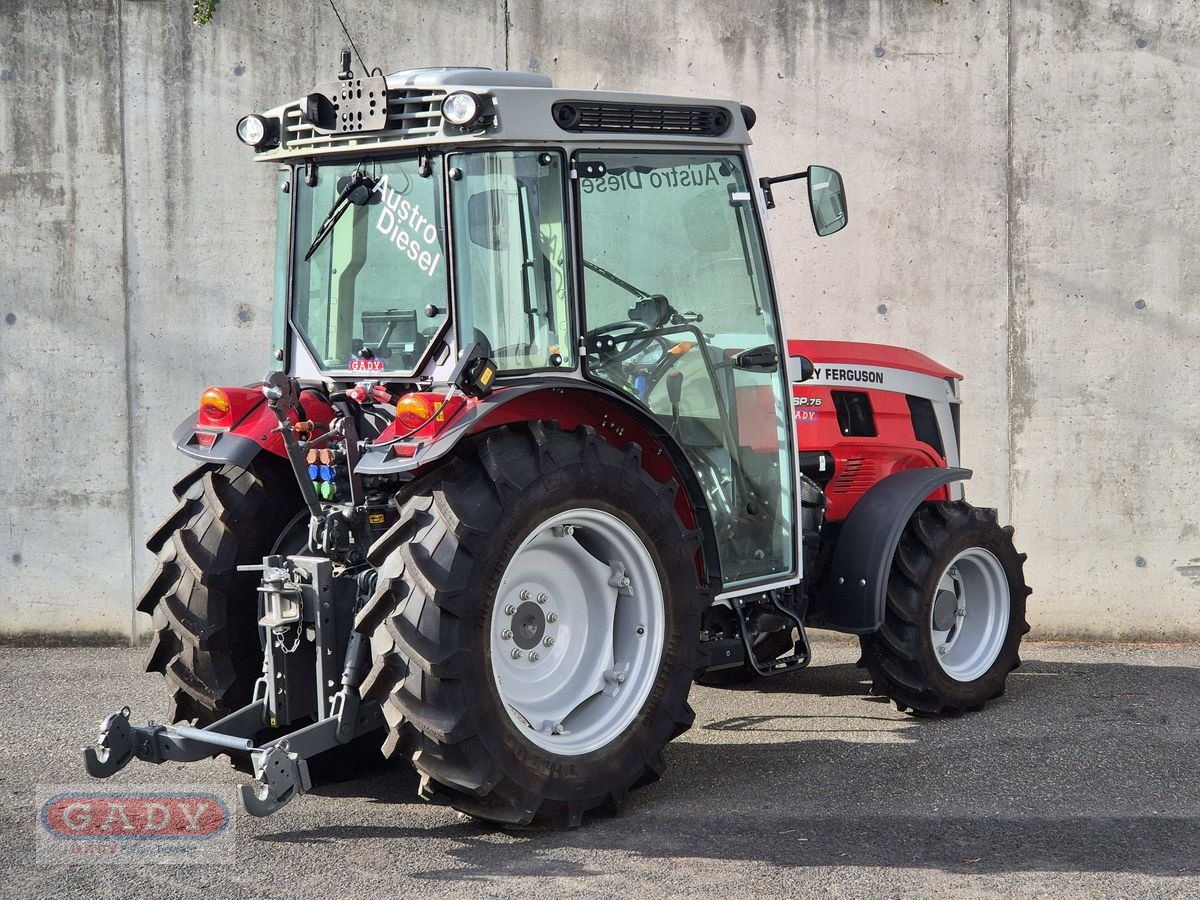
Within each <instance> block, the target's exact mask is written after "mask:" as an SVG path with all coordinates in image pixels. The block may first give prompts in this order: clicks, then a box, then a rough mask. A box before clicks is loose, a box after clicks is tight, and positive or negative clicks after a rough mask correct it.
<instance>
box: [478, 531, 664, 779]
mask: <svg viewBox="0 0 1200 900" xmlns="http://www.w3.org/2000/svg"><path fill="white" fill-rule="evenodd" d="M490 634H491V668H492V677H493V679H494V681H495V684H496V690H497V691H498V692H499V695H500V700H501V702H502V703H503V704H504V709H505V712H507V714H508V716H509V718H510V719H512V721H513V723H514V724H515V725H516V726H517V727H518V728H519V730H520V732H521V734H523V735H524V736H525V737H526V738H527V739H528V740H530V741H532V742H533V743H534V744H536V745H537V746H539V747H542V748H544V749H546V750H550V751H553V752H554V753H558V754H562V755H564V756H578V755H580V754H583V753H590V752H591V751H593V750H597V749H599V748H600V747H603V746H605V745H607V744H608V743H610V742H611V741H613V740H614V739H615V738H616V737H618V736H619V735H620V734H621V733H622V732H624V731H625V729H626V728H627V727H628V726H629V724H630V723H631V722H632V721H633V720H634V718H635V717H636V716H637V714H638V713H639V712H640V711H641V709H642V706H643V705H644V704H645V702H646V698H647V697H648V696H649V694H650V689H651V688H652V687H653V686H654V681H655V679H656V678H657V676H658V665H659V661H660V660H661V658H662V648H663V636H664V613H663V591H662V584H661V583H660V581H659V576H658V570H657V568H656V567H655V565H654V560H653V558H652V557H651V556H650V553H649V551H647V549H646V546H645V544H644V543H643V542H642V539H641V538H639V537H638V536H637V534H636V533H635V532H634V531H633V529H632V528H630V527H629V526H628V525H627V524H625V522H623V521H622V520H621V519H619V518H617V517H616V516H613V515H610V514H609V513H606V512H602V511H600V510H595V509H572V510H568V511H566V512H562V513H559V514H558V515H556V516H554V517H552V518H550V519H547V520H546V521H545V522H543V523H542V524H541V525H539V526H538V527H537V528H536V529H534V531H533V532H532V533H531V534H530V535H529V536H528V537H526V538H525V540H524V541H522V542H521V546H520V547H518V548H517V550H516V552H515V553H514V554H513V556H512V559H511V560H510V561H509V563H508V566H507V567H506V568H505V570H504V575H503V577H502V578H501V580H500V587H499V589H498V590H497V592H496V600H495V603H494V604H493V605H492V620H491V633H490Z"/></svg>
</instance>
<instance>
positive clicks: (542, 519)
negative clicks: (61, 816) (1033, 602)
mask: <svg viewBox="0 0 1200 900" xmlns="http://www.w3.org/2000/svg"><path fill="white" fill-rule="evenodd" d="M754 124H755V113H754V111H753V110H752V109H751V108H750V107H748V106H745V105H742V104H740V103H736V102H728V101H722V100H703V99H692V98H684V97H668V96H654V95H647V94H636V93H622V92H609V91H576V90H563V89H558V88H555V87H554V86H553V84H552V82H551V80H550V79H549V78H547V77H546V76H544V75H541V74H530V73H519V72H505V71H492V70H488V69H477V68H426V69H410V70H405V71H400V72H396V73H394V74H391V75H383V74H381V73H380V72H379V71H378V70H375V71H374V72H373V73H363V72H360V73H359V74H357V75H356V74H355V73H354V72H353V71H352V70H351V68H350V59H349V55H348V54H343V59H342V65H341V70H340V71H339V72H338V73H337V77H336V78H335V79H333V80H331V81H328V82H324V83H321V84H318V85H317V86H316V87H315V88H314V89H313V90H312V91H311V92H310V93H308V94H307V95H305V96H304V97H302V98H300V99H299V100H296V101H294V102H290V103H286V104H284V105H282V106H279V107H276V108H274V109H271V110H269V111H267V112H265V113H262V114H254V115H248V116H245V117H244V118H242V119H241V120H240V121H239V122H238V124H237V134H238V137H239V138H240V139H241V140H242V141H243V142H244V143H245V144H247V145H249V146H250V147H251V148H252V149H253V151H254V154H255V158H256V159H257V160H261V161H263V162H267V163H272V164H274V165H275V167H276V169H277V172H278V174H277V178H276V196H277V201H278V230H277V240H276V262H275V314H274V335H273V348H272V356H271V366H270V369H271V370H270V372H269V373H268V374H267V375H266V377H265V379H264V380H263V382H262V383H260V384H256V385H252V386H249V387H233V386H227V387H211V388H209V389H207V390H205V391H204V392H203V393H202V395H201V397H200V403H199V409H198V410H197V411H196V412H195V413H194V414H193V415H191V416H188V418H187V419H186V420H185V421H184V422H183V423H182V424H181V425H180V426H179V427H178V428H177V429H176V431H175V432H174V435H173V439H174V443H175V445H176V447H177V448H178V449H179V451H180V452H182V453H183V454H184V455H186V456H188V457H190V458H191V459H193V460H195V461H196V463H197V466H196V468H194V469H193V470H192V471H191V472H189V473H188V474H187V475H185V476H184V477H183V478H182V479H181V480H180V481H179V482H178V483H177V484H176V485H175V488H174V490H175V495H176V497H177V499H178V506H177V508H176V509H175V511H174V512H172V513H171V514H170V515H169V516H168V517H167V519H166V521H165V522H163V524H162V525H161V526H160V527H159V528H157V529H156V530H155V531H154V532H153V533H152V534H151V536H150V538H149V541H148V547H149V549H150V550H151V551H152V552H153V553H154V554H155V555H156V557H157V560H158V565H157V569H156V571H155V572H154V574H153V576H152V577H151V578H150V580H149V582H148V584H147V585H146V587H145V589H144V591H143V592H142V594H141V597H140V600H139V604H138V609H139V610H140V611H141V612H143V613H147V614H149V615H150V616H151V617H152V619H153V639H152V645H151V648H150V651H149V662H148V665H147V669H148V670H150V671H154V672H159V673H161V674H162V676H163V678H164V679H165V682H166V686H167V690H168V692H169V696H170V711H169V716H170V719H171V721H172V722H174V723H175V724H173V725H167V724H155V723H153V722H151V723H147V724H144V725H135V724H133V723H132V722H131V718H130V711H129V709H128V708H127V707H126V708H123V709H121V710H119V711H118V712H115V713H113V714H111V715H109V716H108V717H107V718H106V719H105V720H104V722H103V724H102V726H101V733H100V737H99V738H98V740H97V742H96V744H95V745H94V746H89V747H87V748H85V749H84V762H85V766H86V768H87V770H88V772H89V773H90V774H92V775H93V776H96V777H107V776H110V775H112V774H114V773H115V772H117V771H118V770H120V769H121V768H123V767H124V766H125V765H126V764H128V763H129V762H130V761H131V760H132V759H133V758H135V757H136V758H138V759H140V760H143V761H146V762H150V763H163V762H168V761H175V762H181V761H192V760H200V759H206V758H209V757H213V756H216V755H218V754H226V755H228V756H229V757H230V758H231V759H232V760H233V761H234V762H235V764H238V765H241V766H242V767H243V768H244V769H245V770H246V771H248V772H249V773H251V774H252V780H249V781H248V782H247V783H245V784H242V785H240V787H239V796H240V800H241V803H242V805H243V806H244V807H245V809H246V810H247V811H248V812H249V813H251V814H253V815H267V814H270V813H273V812H275V811H276V810H278V809H279V808H280V807H282V806H283V805H284V804H286V803H288V802H290V801H291V800H292V799H294V798H295V797H297V796H299V795H300V794H302V793H304V792H305V791H307V790H309V789H310V788H311V786H312V783H313V778H314V773H315V772H316V771H317V769H318V768H320V769H321V770H323V771H326V772H330V773H333V774H341V775H343V776H345V775H353V774H354V773H355V772H358V771H360V767H362V766H364V765H366V764H367V761H368V760H369V759H370V758H371V757H379V755H380V752H381V751H382V754H383V755H384V756H387V757H391V758H398V759H403V760H408V761H411V764H412V765H413V766H415V768H416V770H417V771H418V773H419V775H420V777H421V782H420V785H421V786H420V793H421V795H422V796H423V797H425V798H426V799H429V800H432V801H436V802H441V803H446V804H449V805H450V806H452V807H454V808H455V809H457V810H459V811H461V812H463V813H465V814H467V815H469V816H473V817H476V818H480V819H484V820H489V821H493V822H498V823H503V824H510V825H523V824H530V823H545V824H549V825H561V826H577V825H579V824H580V823H581V822H582V821H583V819H584V817H585V815H586V814H588V813H589V812H591V811H594V810H595V811H609V812H613V811H616V810H618V809H619V808H620V806H621V804H622V802H623V800H624V799H625V797H626V795H627V793H628V792H629V791H630V790H631V789H633V788H636V787H638V786H640V785H643V784H646V783H648V782H650V781H652V780H654V779H656V778H658V777H659V776H660V775H661V774H662V772H663V770H664V766H665V755H664V749H665V747H666V745H667V744H668V742H670V741H671V740H672V739H673V738H674V737H676V736H678V735H679V734H680V733H681V732H683V731H685V730H686V729H687V728H688V727H689V726H690V725H691V724H692V721H693V718H694V713H693V711H692V709H691V708H690V706H689V705H688V694H689V690H690V689H691V687H692V685H693V683H695V682H696V681H701V682H714V683H729V682H739V681H746V680H748V679H756V678H770V677H778V676H782V675H787V674H788V673H793V672H795V671H796V670H799V669H801V668H803V667H804V666H806V665H807V664H808V663H809V660H810V658H811V647H810V643H809V640H808V637H807V635H808V630H809V629H810V628H823V629H831V630H834V631H839V632H844V633H848V634H853V635H858V636H859V638H860V640H861V645H862V658H861V661H860V665H861V666H863V667H865V668H866V669H867V671H868V672H869V674H870V677H871V679H872V683H873V687H872V690H873V691H874V692H875V693H877V694H879V695H882V696H885V697H889V698H891V699H892V700H894V701H895V703H896V704H897V705H898V706H899V707H900V708H901V709H903V710H907V711H911V712H912V713H914V714H917V715H938V714H949V715H958V714H961V713H963V712H964V711H967V710H973V709H977V708H979V707H981V706H982V705H983V704H985V703H986V702H987V701H989V700H992V699H993V698H996V697H998V696H999V695H1000V694H1001V693H1002V692H1003V690H1004V684H1005V680H1006V678H1007V676H1008V673H1009V671H1010V670H1012V669H1014V668H1015V667H1016V666H1017V665H1018V664H1019V658H1018V650H1019V645H1020V642H1021V638H1022V635H1023V634H1024V633H1025V632H1026V631H1027V630H1028V626H1027V625H1026V622H1025V605H1026V597H1027V595H1028V594H1029V589H1028V588H1027V587H1026V584H1025V580H1024V575H1023V562H1024V559H1025V557H1024V555H1023V554H1020V553H1018V552H1017V550H1016V549H1015V548H1014V545H1013V541H1012V529H1011V528H1009V527H1001V525H1000V524H999V523H998V521H997V516H996V513H995V511H994V510H990V509H980V508H975V507H973V506H971V505H969V504H968V503H967V502H966V500H965V499H964V494H963V487H962V483H963V481H965V480H966V479H968V478H969V477H970V474H971V473H970V472H969V471H967V470H966V469H963V468H961V467H960V460H959V448H960V426H959V422H960V419H959V406H960V394H959V383H960V381H961V378H960V376H959V375H958V374H956V373H955V372H953V371H951V370H949V369H947V368H944V367H943V366H940V365H938V364H937V363H935V362H934V361H932V360H931V359H929V358H927V357H925V356H923V355H921V354H919V353H915V352H912V351H909V350H903V349H898V348H894V347H885V346H879V345H872V344H863V343H844V342H832V341H811V340H792V341H786V340H785V338H784V333H783V331H782V329H781V322H780V311H779V304H778V301H777V296H776V288H775V284H774V281H773V277H772V267H771V259H770V254H769V250H768V245H767V239H766V235H765V218H766V212H767V210H769V209H771V208H773V207H774V206H775V202H776V196H775V195H776V193H777V192H780V191H782V190H784V188H781V187H780V185H781V184H784V183H787V182H791V181H803V182H804V183H805V185H806V187H807V195H808V203H809V206H810V209H811V213H812V219H813V223H814V226H815V230H816V232H817V234H818V235H819V236H826V235H830V234H833V233H834V232H836V231H838V230H840V229H841V228H842V227H844V226H845V224H846V221H847V206H846V199H845V191H844V188H843V185H842V179H841V177H840V175H839V174H838V173H837V172H836V171H835V170H833V169H830V168H826V167H822V166H816V165H814V166H810V167H808V168H807V169H805V170H804V171H801V172H796V173H792V174H787V175H781V176H776V177H756V175H755V174H754V171H753V169H752V168H751V163H750V159H749V157H748V155H747V149H748V145H749V144H750V137H749V131H750V129H751V128H752V126H753V125H754ZM797 686H798V688H802V679H801V680H800V681H797ZM310 761H312V763H313V768H312V769H310V765H309V763H310Z"/></svg>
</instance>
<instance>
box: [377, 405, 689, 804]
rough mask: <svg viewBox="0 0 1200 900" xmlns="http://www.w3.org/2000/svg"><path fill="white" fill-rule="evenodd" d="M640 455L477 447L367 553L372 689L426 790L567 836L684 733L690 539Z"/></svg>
mask: <svg viewBox="0 0 1200 900" xmlns="http://www.w3.org/2000/svg"><path fill="white" fill-rule="evenodd" d="M674 499H675V487H674V485H672V484H662V483H659V482H656V481H655V480H654V479H653V478H651V477H650V476H649V475H648V474H647V473H646V471H645V470H644V469H643V468H642V466H641V451H640V449H639V448H638V447H636V446H629V447H627V448H626V449H625V450H624V451H619V450H617V449H616V448H614V447H612V446H611V445H609V444H607V443H605V442H604V441H603V440H601V439H600V438H599V437H598V436H597V435H596V433H595V432H594V431H592V430H590V429H586V428H580V429H577V430H576V431H574V432H572V433H565V432H563V431H561V430H560V429H559V428H558V427H557V426H553V425H550V424H540V423H531V424H528V425H524V426H520V427H512V428H504V429H500V430H498V431H496V432H491V433H489V434H488V435H486V436H483V437H481V438H480V439H478V440H476V441H475V442H473V443H471V444H469V445H466V447H464V451H463V453H462V454H461V456H460V457H459V458H458V459H456V460H455V461H453V462H452V463H450V464H449V465H448V467H447V468H445V469H442V470H440V471H439V472H437V473H435V474H434V475H432V476H429V477H428V478H427V479H426V480H425V482H424V483H422V484H420V485H416V486H414V487H413V489H411V490H410V491H409V492H407V493H406V495H405V499H404V500H403V503H402V509H401V515H400V519H399V521H398V522H397V523H396V525H395V526H394V527H393V528H392V529H391V531H389V532H388V534H386V535H385V536H384V537H383V538H381V539H380V540H379V541H378V542H377V543H376V544H375V546H374V547H373V548H372V550H371V562H372V564H373V565H374V566H375V567H376V568H377V569H379V573H380V578H379V588H378V590H377V592H376V594H375V596H374V597H373V598H372V600H371V601H370V602H369V603H368V604H367V606H366V608H365V609H364V610H363V612H362V614H361V615H360V617H359V621H358V625H357V627H358V628H359V629H360V630H362V631H364V632H366V633H369V634H371V635H372V648H373V651H374V654H375V663H374V666H373V668H372V671H371V673H370V674H369V675H368V677H367V680H366V682H365V683H364V692H365V694H366V696H368V697H371V698H373V699H376V700H378V701H379V702H380V703H381V704H382V705H383V708H384V713H385V716H386V717H387V720H388V723H389V725H390V734H389V737H388V740H387V742H386V743H385V746H384V751H385V752H386V753H388V754H389V755H390V754H392V753H411V755H412V761H413V764H414V765H415V766H416V768H417V770H418V771H419V772H420V774H421V776H422V782H421V793H422V795H423V796H425V797H426V798H427V799H431V800H435V801H439V802H445V803H448V804H450V805H451V806H453V807H454V808H456V809H458V810H460V811H461V812H464V813H466V814H468V815H471V816H474V817H477V818H481V819H487V820H491V821H497V822H501V823H508V824H528V823H530V822H533V821H535V820H537V821H538V822H545V823H548V824H556V825H565V826H576V825H579V824H580V822H581V821H582V819H583V816H584V814H585V813H586V812H588V811H589V810H592V809H596V808H603V809H605V810H606V811H611V812H615V811H616V810H617V809H618V808H619V807H620V805H621V803H622V801H623V800H624V798H625V795H626V793H627V792H628V791H629V790H630V789H631V788H634V787H637V786H639V785H641V784H644V783H646V782H648V781H651V780H654V779H655V778H657V777H658V776H659V775H660V774H661V773H662V771H663V769H664V766H665V760H664V756H663V748H664V746H665V745H666V744H667V742H668V741H670V740H671V739H672V738H674V737H675V736H676V735H678V734H680V733H681V732H683V731H685V730H686V729H687V728H688V727H689V726H690V725H691V724H692V720H693V718H694V714H693V712H692V710H691V707H690V706H688V703H687V696H688V690H689V688H690V686H691V682H692V678H693V676H694V675H695V672H696V670H697V669H698V667H699V666H700V665H701V662H702V658H701V653H700V647H699V631H700V629H699V615H700V611H701V609H702V608H704V607H705V606H706V605H707V603H708V593H707V590H706V588H705V587H704V586H703V585H702V584H701V583H700V580H699V575H698V572H699V569H698V568H697V553H698V551H699V547H700V540H699V535H698V533H697V532H695V531H694V530H691V529H688V528H686V527H684V525H683V524H682V523H681V521H680V519H679V517H678V515H677V514H676V512H675V509H674Z"/></svg>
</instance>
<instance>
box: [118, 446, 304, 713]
mask: <svg viewBox="0 0 1200 900" xmlns="http://www.w3.org/2000/svg"><path fill="white" fill-rule="evenodd" d="M175 496H176V497H177V498H178V499H179V505H178V506H177V507H176V509H175V511H174V512H173V513H171V515H169V516H168V517H167V518H166V520H165V521H164V522H163V523H162V524H161V525H160V526H159V527H158V528H157V529H155V530H154V532H153V533H152V534H151V535H150V539H149V540H148V541H147V542H146V546H147V547H148V548H149V549H150V551H151V552H153V553H154V554H155V555H156V556H157V557H158V568H157V569H156V570H155V572H154V574H153V575H152V576H151V577H150V580H149V582H148V583H147V584H146V587H145V588H144V589H143V590H142V594H141V597H140V599H139V600H138V607H137V608H138V610H139V611H140V612H144V613H148V614H150V615H151V616H152V617H153V620H154V636H153V641H152V643H151V646H150V653H149V658H148V660H147V663H146V671H148V672H160V673H161V674H162V675H163V677H164V678H165V679H166V681H167V688H168V691H169V694H170V707H169V710H168V716H169V719H170V721H172V722H180V721H190V722H194V723H195V724H197V725H200V726H204V725H209V724H211V723H213V722H215V721H217V720H218V719H220V718H222V717H224V716H226V715H228V714H229V713H231V712H233V711H234V710H236V709H238V708H240V707H242V706H244V705H246V704H247V703H249V702H250V698H251V695H252V691H253V688H254V682H255V681H256V680H257V679H258V677H259V676H260V675H261V674H262V648H261V646H260V644H259V634H258V604H257V602H256V598H257V589H258V584H259V576H258V573H255V572H239V571H237V567H238V566H240V565H261V563H262V558H263V557H264V556H266V555H267V554H269V553H271V552H272V550H273V548H274V547H275V544H276V542H277V541H278V540H279V538H280V537H281V536H282V535H283V533H284V531H285V530H286V529H287V527H288V525H289V523H290V522H291V521H292V520H293V518H294V517H295V516H296V514H297V512H298V511H299V510H300V508H301V506H302V505H303V504H302V501H301V497H300V491H299V489H298V488H297V486H296V483H295V477H294V476H293V475H292V473H291V470H290V469H289V468H288V467H287V465H286V463H284V462H283V461H282V460H277V459H275V458H273V457H267V456H260V457H258V458H257V459H255V460H254V462H253V463H252V464H251V466H250V467H249V468H246V469H242V468H239V467H237V466H216V465H202V466H199V467H198V468H196V469H193V470H192V471H191V472H189V473H188V474H187V475H184V476H183V478H181V479H180V480H179V481H178V482H177V483H176V485H175Z"/></svg>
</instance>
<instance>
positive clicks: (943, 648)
mask: <svg viewBox="0 0 1200 900" xmlns="http://www.w3.org/2000/svg"><path fill="white" fill-rule="evenodd" d="M937 652H938V656H945V655H946V645H945V644H943V645H942V646H940V647H938V651H937Z"/></svg>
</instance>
